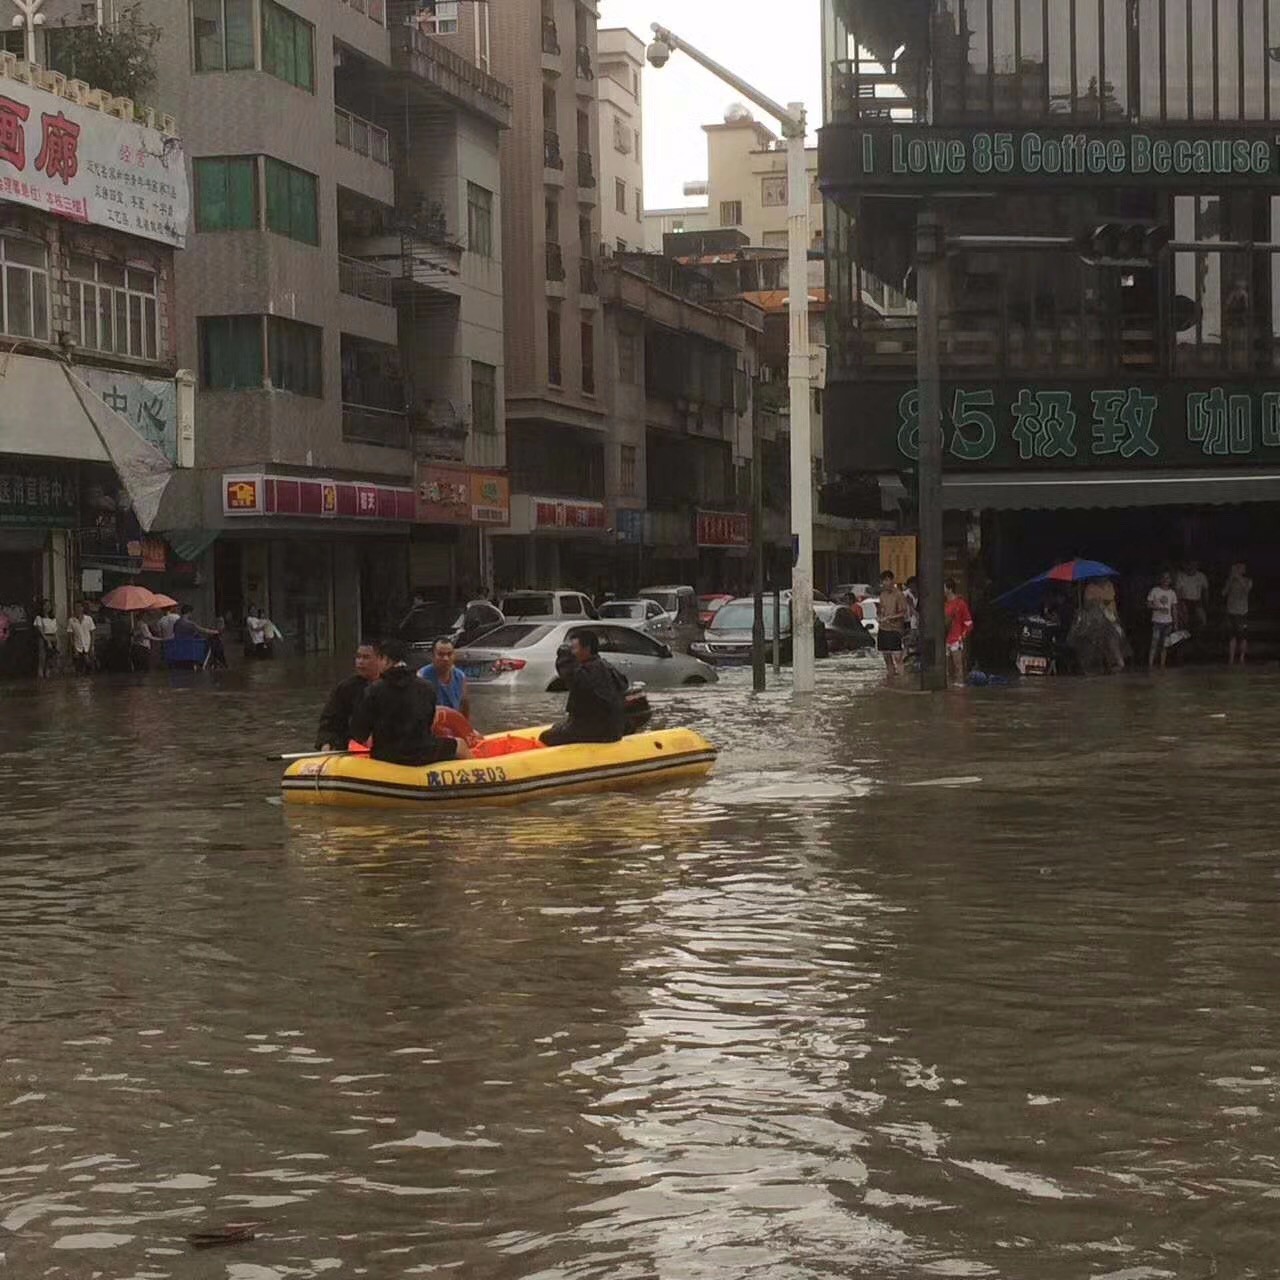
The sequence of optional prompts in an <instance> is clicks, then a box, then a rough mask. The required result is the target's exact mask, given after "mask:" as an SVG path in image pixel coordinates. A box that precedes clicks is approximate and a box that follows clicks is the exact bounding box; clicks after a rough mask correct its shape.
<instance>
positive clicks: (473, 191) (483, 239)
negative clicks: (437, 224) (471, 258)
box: [467, 182, 493, 258]
mask: <svg viewBox="0 0 1280 1280" xmlns="http://www.w3.org/2000/svg"><path fill="white" fill-rule="evenodd" d="M467 248H468V249H470V250H471V252H472V253H478V254H480V255H481V256H483V257H485V258H492V257H493V192H492V191H487V190H486V189H485V188H484V187H478V186H476V184H475V183H474V182H468V183H467Z"/></svg>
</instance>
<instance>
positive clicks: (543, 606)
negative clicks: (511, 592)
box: [498, 592, 556, 618]
mask: <svg viewBox="0 0 1280 1280" xmlns="http://www.w3.org/2000/svg"><path fill="white" fill-rule="evenodd" d="M498 607H499V608H500V609H501V610H502V613H503V616H504V617H507V618H547V617H551V616H553V615H554V614H555V611H556V606H555V601H554V600H553V599H552V597H551V595H550V594H545V595H544V594H542V593H541V592H530V593H529V594H528V595H519V596H504V597H503V600H502V603H501V604H500V605H499V606H498Z"/></svg>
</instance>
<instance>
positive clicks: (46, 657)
mask: <svg viewBox="0 0 1280 1280" xmlns="http://www.w3.org/2000/svg"><path fill="white" fill-rule="evenodd" d="M35 633H36V670H37V672H38V673H39V676H40V678H41V679H42V680H43V679H44V678H45V677H46V676H51V675H53V673H54V671H56V670H57V666H58V620H57V618H55V617H54V616H53V601H52V600H44V601H42V602H41V604H40V608H39V609H37V610H36V617H35Z"/></svg>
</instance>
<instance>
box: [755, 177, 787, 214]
mask: <svg viewBox="0 0 1280 1280" xmlns="http://www.w3.org/2000/svg"><path fill="white" fill-rule="evenodd" d="M760 203H761V204H762V205H764V207H765V208H766V209H782V208H785V207H786V203H787V180H786V178H761V179H760Z"/></svg>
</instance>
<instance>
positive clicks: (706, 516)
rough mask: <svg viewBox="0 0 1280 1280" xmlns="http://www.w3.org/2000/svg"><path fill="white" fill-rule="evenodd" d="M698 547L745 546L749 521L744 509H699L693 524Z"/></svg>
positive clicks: (748, 544)
mask: <svg viewBox="0 0 1280 1280" xmlns="http://www.w3.org/2000/svg"><path fill="white" fill-rule="evenodd" d="M695 531H696V534H697V537H696V541H697V544H698V546H700V547H746V546H750V544H751V521H750V519H749V517H748V516H747V514H746V512H745V511H699V512H698V513H697V519H696V524H695Z"/></svg>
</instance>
